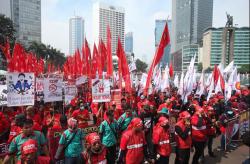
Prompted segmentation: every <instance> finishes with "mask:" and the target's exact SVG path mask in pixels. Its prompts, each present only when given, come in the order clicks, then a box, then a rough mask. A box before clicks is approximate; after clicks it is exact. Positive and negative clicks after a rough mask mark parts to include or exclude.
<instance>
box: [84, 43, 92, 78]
mask: <svg viewBox="0 0 250 164" xmlns="http://www.w3.org/2000/svg"><path fill="white" fill-rule="evenodd" d="M84 53H85V62H86V74H87V76H90V75H91V53H90V48H89V44H88V41H87V39H86V38H85V43H84Z"/></svg>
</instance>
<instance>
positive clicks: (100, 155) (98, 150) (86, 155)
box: [82, 132, 115, 164]
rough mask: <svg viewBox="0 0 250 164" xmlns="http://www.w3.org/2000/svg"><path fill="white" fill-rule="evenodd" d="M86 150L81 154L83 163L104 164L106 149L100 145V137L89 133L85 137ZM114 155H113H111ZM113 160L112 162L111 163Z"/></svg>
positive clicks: (105, 161)
mask: <svg viewBox="0 0 250 164" xmlns="http://www.w3.org/2000/svg"><path fill="white" fill-rule="evenodd" d="M85 140H86V145H87V147H86V150H85V151H84V152H83V153H82V154H83V159H84V161H85V163H91V164H106V163H107V159H106V152H107V151H106V148H105V147H104V146H103V145H102V143H101V139H100V136H99V135H98V134H97V133H95V132H94V133H90V134H88V135H87V136H86V137H85ZM113 155H115V154H113ZM114 162H115V160H114V161H113V163H114Z"/></svg>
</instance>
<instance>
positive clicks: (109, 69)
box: [107, 26, 113, 77]
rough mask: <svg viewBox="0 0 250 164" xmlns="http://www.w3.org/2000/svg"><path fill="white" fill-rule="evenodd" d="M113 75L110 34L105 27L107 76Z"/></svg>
mask: <svg viewBox="0 0 250 164" xmlns="http://www.w3.org/2000/svg"><path fill="white" fill-rule="evenodd" d="M112 74H113V60H112V47H111V32H110V28H109V26H108V27H107V76H108V77H110V76H112Z"/></svg>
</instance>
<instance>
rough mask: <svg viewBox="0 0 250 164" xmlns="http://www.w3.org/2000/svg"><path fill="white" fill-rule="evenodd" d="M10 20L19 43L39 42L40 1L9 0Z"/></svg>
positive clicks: (26, 44)
mask: <svg viewBox="0 0 250 164" xmlns="http://www.w3.org/2000/svg"><path fill="white" fill-rule="evenodd" d="M10 9H11V19H12V21H13V23H14V28H15V30H16V38H17V40H18V41H19V42H21V43H22V44H24V45H25V46H28V45H29V44H30V43H31V42H32V41H36V42H41V0H32V1H31V0H10Z"/></svg>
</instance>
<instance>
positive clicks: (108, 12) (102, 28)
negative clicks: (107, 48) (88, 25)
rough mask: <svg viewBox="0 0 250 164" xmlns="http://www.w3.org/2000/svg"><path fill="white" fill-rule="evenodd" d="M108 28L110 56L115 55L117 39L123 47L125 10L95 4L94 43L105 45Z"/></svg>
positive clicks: (98, 3) (103, 4)
mask: <svg viewBox="0 0 250 164" xmlns="http://www.w3.org/2000/svg"><path fill="white" fill-rule="evenodd" d="M108 25H109V27H110V32H111V39H112V40H111V44H112V47H111V48H112V54H116V50H117V42H118V37H120V40H121V43H122V45H123V47H124V43H125V42H124V29H125V10H124V8H122V7H118V6H112V5H108V4H105V3H101V2H97V3H95V4H94V6H93V27H94V32H93V34H94V41H95V43H96V44H98V42H99V39H102V40H103V41H104V43H107V27H108Z"/></svg>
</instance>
